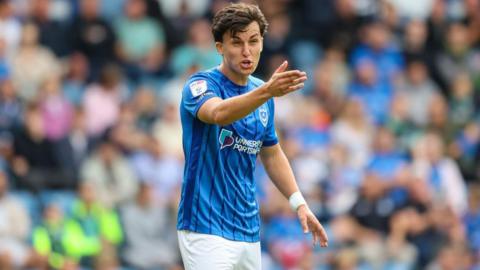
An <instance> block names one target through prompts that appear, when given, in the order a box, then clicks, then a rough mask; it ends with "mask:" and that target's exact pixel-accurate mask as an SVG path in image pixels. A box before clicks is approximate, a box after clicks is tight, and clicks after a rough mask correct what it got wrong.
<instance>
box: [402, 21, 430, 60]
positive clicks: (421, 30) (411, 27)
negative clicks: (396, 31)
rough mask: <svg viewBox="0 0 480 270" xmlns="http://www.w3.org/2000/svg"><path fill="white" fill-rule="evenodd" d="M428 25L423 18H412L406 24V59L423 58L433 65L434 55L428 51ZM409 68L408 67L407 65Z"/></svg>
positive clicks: (404, 55)
mask: <svg viewBox="0 0 480 270" xmlns="http://www.w3.org/2000/svg"><path fill="white" fill-rule="evenodd" d="M427 30H428V29H427V25H426V23H425V22H424V21H422V20H415V19H414V20H411V21H409V22H408V23H407V25H406V26H405V33H404V35H405V36H404V38H403V57H404V58H405V60H406V61H411V59H422V60H424V61H426V63H427V64H428V65H429V66H431V65H432V64H433V63H432V57H431V56H432V55H431V53H429V52H428V48H427V38H428V31H427ZM407 68H408V67H407Z"/></svg>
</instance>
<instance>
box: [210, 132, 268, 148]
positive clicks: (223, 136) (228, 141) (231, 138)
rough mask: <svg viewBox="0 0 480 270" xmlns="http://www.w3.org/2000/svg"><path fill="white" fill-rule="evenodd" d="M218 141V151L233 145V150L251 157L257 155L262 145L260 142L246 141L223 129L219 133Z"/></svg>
mask: <svg viewBox="0 0 480 270" xmlns="http://www.w3.org/2000/svg"><path fill="white" fill-rule="evenodd" d="M218 141H219V142H220V150H221V149H223V148H225V147H229V146H232V145H233V150H237V151H238V152H242V153H247V154H251V155H256V154H258V153H259V152H260V149H261V148H262V144H263V142H262V141H256V140H247V139H245V138H242V137H240V136H236V135H234V134H233V132H232V131H230V130H228V129H224V128H223V129H222V130H221V131H220V136H219V137H218Z"/></svg>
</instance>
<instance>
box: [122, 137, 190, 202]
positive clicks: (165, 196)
mask: <svg viewBox="0 0 480 270" xmlns="http://www.w3.org/2000/svg"><path fill="white" fill-rule="evenodd" d="M163 148H164V145H163V144H162V143H161V142H160V141H159V140H157V139H156V138H153V137H151V138H149V139H148V140H147V142H146V144H145V145H144V149H142V150H140V151H138V152H137V153H135V154H134V155H133V156H132V158H131V164H132V166H133V168H134V170H135V172H136V175H137V178H138V179H141V180H142V181H143V182H145V183H147V184H148V185H149V186H150V187H149V188H151V189H152V191H153V195H154V197H155V199H156V200H158V201H160V202H161V203H162V204H164V205H167V204H170V203H171V202H173V201H174V199H175V198H176V197H177V196H178V195H179V194H178V188H179V187H180V183H181V179H182V171H183V169H182V164H181V163H180V162H179V161H178V159H176V158H175V156H172V155H170V154H168V153H166V152H165V150H164V149H163Z"/></svg>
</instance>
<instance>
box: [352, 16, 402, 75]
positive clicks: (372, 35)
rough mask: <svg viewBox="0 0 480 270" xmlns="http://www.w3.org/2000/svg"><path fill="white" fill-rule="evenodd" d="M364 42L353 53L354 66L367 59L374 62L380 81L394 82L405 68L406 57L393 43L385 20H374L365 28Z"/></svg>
mask: <svg viewBox="0 0 480 270" xmlns="http://www.w3.org/2000/svg"><path fill="white" fill-rule="evenodd" d="M363 31H364V38H365V39H364V42H363V43H361V44H360V45H359V46H357V47H356V48H355V49H354V50H353V52H352V55H351V61H352V66H353V67H358V66H359V65H361V64H362V63H364V62H365V61H368V62H370V63H372V64H373V66H374V69H375V70H376V71H377V79H376V80H378V81H379V82H380V83H387V84H390V83H392V82H393V81H394V80H395V79H396V77H397V76H398V75H400V72H401V70H402V69H403V68H404V59H403V57H402V55H401V54H400V52H399V51H398V49H397V48H396V47H395V46H394V45H393V44H392V38H391V32H390V29H389V28H388V27H387V25H385V24H384V23H383V22H381V21H379V20H373V21H372V22H370V23H368V24H367V25H366V26H365V27H364V29H363Z"/></svg>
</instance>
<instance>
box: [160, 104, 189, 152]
mask: <svg viewBox="0 0 480 270" xmlns="http://www.w3.org/2000/svg"><path fill="white" fill-rule="evenodd" d="M178 106H179V104H178V103H174V102H169V103H167V104H165V106H164V108H163V113H162V117H160V118H158V120H157V121H156V122H155V125H154V126H153V136H155V138H157V140H158V141H159V142H160V144H161V145H162V148H163V151H164V152H165V153H166V154H168V155H171V156H173V157H175V158H177V159H179V160H183V154H182V153H183V152H182V141H181V139H180V138H181V137H180V136H181V128H180V127H181V123H180V115H179V114H178V113H177V112H178ZM179 128H180V129H179Z"/></svg>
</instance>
